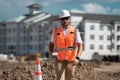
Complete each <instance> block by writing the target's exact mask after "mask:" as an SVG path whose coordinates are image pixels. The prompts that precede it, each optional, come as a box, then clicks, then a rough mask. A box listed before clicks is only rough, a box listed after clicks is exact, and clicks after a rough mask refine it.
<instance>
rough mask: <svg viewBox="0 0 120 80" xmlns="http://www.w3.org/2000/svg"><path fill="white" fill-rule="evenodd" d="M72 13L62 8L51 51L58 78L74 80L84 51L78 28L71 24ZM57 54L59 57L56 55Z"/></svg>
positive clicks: (52, 39)
mask: <svg viewBox="0 0 120 80" xmlns="http://www.w3.org/2000/svg"><path fill="white" fill-rule="evenodd" d="M70 17H71V15H70V13H69V11H68V10H61V12H60V14H59V20H60V22H61V25H60V26H59V27H57V28H56V29H54V30H53V32H52V36H51V41H50V44H49V51H50V54H51V56H52V58H53V59H54V60H55V70H56V76H57V80H72V78H74V72H75V67H76V65H77V64H78V62H79V57H80V55H81V53H82V40H81V37H80V33H79V30H78V29H75V28H74V27H72V26H71V25H70ZM56 56H57V57H56Z"/></svg>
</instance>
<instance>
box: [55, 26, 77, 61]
mask: <svg viewBox="0 0 120 80" xmlns="http://www.w3.org/2000/svg"><path fill="white" fill-rule="evenodd" d="M76 35H78V34H77V30H76V31H75V29H74V27H70V28H69V29H68V32H67V33H66V37H65V36H64V33H63V32H62V27H58V28H57V29H56V32H55V33H54V44H55V51H57V52H58V59H59V60H68V61H73V60H74V59H75V57H76V55H77V50H76V43H75V40H76Z"/></svg>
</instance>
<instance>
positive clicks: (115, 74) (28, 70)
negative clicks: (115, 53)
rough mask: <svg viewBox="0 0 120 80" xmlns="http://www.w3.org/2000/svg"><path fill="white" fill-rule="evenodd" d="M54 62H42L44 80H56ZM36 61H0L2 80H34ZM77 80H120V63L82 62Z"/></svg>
mask: <svg viewBox="0 0 120 80" xmlns="http://www.w3.org/2000/svg"><path fill="white" fill-rule="evenodd" d="M53 63H54V62H53V61H52V60H41V69H42V78H43V80H55V79H56V75H55V69H54V64H53ZM34 68H35V61H27V62H13V61H12V62H11V61H9V62H8V61H0V80H34V72H35V69H34ZM75 80H120V62H119V63H116V62H97V61H80V63H79V64H78V65H77V68H76V71H75Z"/></svg>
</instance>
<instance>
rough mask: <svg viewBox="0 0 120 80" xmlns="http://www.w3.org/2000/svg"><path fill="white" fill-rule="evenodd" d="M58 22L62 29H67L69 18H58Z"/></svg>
mask: <svg viewBox="0 0 120 80" xmlns="http://www.w3.org/2000/svg"><path fill="white" fill-rule="evenodd" d="M60 22H61V24H62V26H63V27H67V26H68V25H69V24H70V17H64V18H60Z"/></svg>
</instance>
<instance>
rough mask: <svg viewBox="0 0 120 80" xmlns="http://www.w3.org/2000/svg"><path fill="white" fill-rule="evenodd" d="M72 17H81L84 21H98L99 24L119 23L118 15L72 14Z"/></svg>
mask: <svg viewBox="0 0 120 80" xmlns="http://www.w3.org/2000/svg"><path fill="white" fill-rule="evenodd" d="M71 14H73V15H77V16H82V17H83V18H84V20H100V21H101V23H114V22H120V15H105V14H90V13H75V12H74V13H73V12H71Z"/></svg>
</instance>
